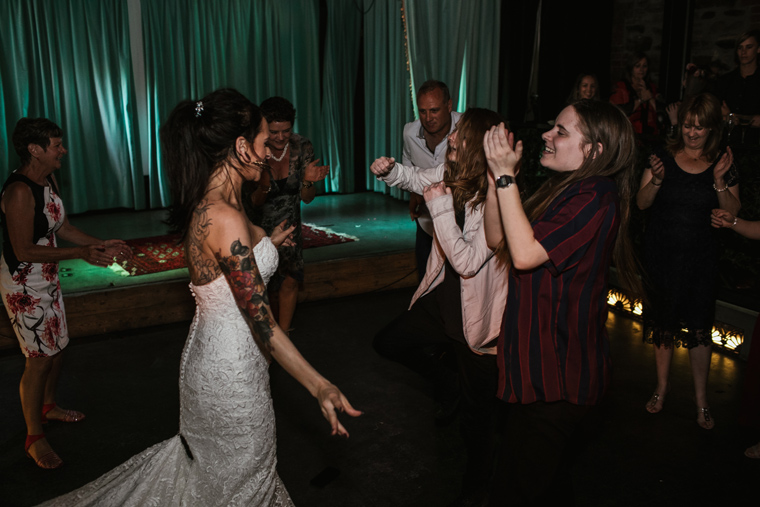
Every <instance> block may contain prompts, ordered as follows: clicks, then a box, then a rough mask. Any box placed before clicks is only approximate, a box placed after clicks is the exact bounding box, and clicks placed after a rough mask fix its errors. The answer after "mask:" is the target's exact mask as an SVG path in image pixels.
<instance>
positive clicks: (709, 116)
mask: <svg viewBox="0 0 760 507" xmlns="http://www.w3.org/2000/svg"><path fill="white" fill-rule="evenodd" d="M721 130H722V116H721V111H720V101H719V100H718V99H717V98H716V97H715V96H713V95H711V94H709V93H702V94H699V95H695V96H692V97H689V98H688V99H687V100H685V101H684V102H683V103H682V104H681V106H680V107H679V109H678V132H679V134H680V135H678V136H677V137H676V138H675V139H672V140H670V141H669V142H668V146H667V149H666V150H663V151H660V152H657V153H655V154H653V155H652V156H651V157H650V159H649V162H650V167H649V168H647V169H645V170H644V174H643V175H642V178H641V184H640V187H639V192H638V194H637V196H636V202H637V204H638V206H639V208H641V209H649V212H648V217H647V224H646V231H645V234H644V265H645V267H646V272H647V275H648V276H647V277H646V285H647V297H648V299H649V303H651V304H647V305H645V306H644V339H645V341H646V342H648V343H652V344H654V353H655V364H656V368H657V387H656V388H655V391H654V394H653V395H652V397H651V398H650V399H649V401H648V402H647V404H646V409H647V411H649V412H650V413H653V414H655V413H657V412H660V411H661V410H662V408H663V403H664V401H665V396H666V395H667V393H668V392H669V391H670V362H671V359H672V357H673V347H674V346H675V347H679V346H684V347H686V348H688V349H689V358H690V361H691V371H692V376H693V377H694V391H695V395H696V403H697V424H699V425H700V426H701V427H702V428H705V429H712V428H713V426H715V421H714V420H713V419H712V415H711V414H710V405H709V404H708V402H707V376H708V373H709V370H710V356H711V345H712V327H713V321H714V318H715V300H716V297H717V281H718V276H717V275H718V269H717V268H718V242H717V239H716V237H715V232H714V231H713V230H712V229H711V227H710V216H711V213H712V210H713V209H716V208H720V209H724V210H726V211H728V212H729V213H731V214H733V215H736V213H738V211H739V209H740V208H741V202H740V200H739V185H738V173H737V171H736V168H735V167H734V165H733V154H732V153H731V149H730V148H727V150H726V153H724V154H722V155H721V149H720V140H721Z"/></svg>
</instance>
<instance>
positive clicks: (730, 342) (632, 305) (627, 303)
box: [607, 289, 744, 352]
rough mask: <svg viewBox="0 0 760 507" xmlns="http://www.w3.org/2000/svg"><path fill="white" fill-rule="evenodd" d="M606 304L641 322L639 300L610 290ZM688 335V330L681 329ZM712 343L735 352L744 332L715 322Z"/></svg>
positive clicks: (641, 307)
mask: <svg viewBox="0 0 760 507" xmlns="http://www.w3.org/2000/svg"><path fill="white" fill-rule="evenodd" d="M607 304H608V305H609V306H610V307H611V309H613V310H616V311H619V312H623V313H625V314H628V316H629V317H631V318H634V319H637V320H641V315H642V313H643V304H642V302H641V300H640V299H633V298H631V297H629V296H628V295H627V294H626V293H624V292H622V291H620V290H618V289H610V290H609V292H608V293H607ZM683 331H684V332H685V333H688V331H689V330H688V329H683ZM712 341H713V343H714V344H715V345H719V346H720V347H722V348H724V349H728V350H731V351H734V352H737V349H738V348H739V347H740V346H741V345H742V343H744V332H743V330H741V329H738V328H734V327H732V326H729V325H728V324H724V323H722V322H716V323H715V326H714V327H713V330H712Z"/></svg>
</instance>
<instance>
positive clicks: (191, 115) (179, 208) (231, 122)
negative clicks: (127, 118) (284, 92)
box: [159, 88, 262, 240]
mask: <svg viewBox="0 0 760 507" xmlns="http://www.w3.org/2000/svg"><path fill="white" fill-rule="evenodd" d="M261 120H262V115H261V111H260V110H259V108H258V106H256V105H255V104H254V103H253V102H251V101H250V100H248V99H247V98H245V96H243V95H242V94H241V93H240V92H238V91H237V90H233V89H231V88H222V89H219V90H216V91H214V92H212V93H210V94H208V95H206V96H205V97H203V98H202V99H201V100H197V101H196V100H183V101H182V102H180V103H179V104H177V106H176V107H175V108H174V110H172V112H171V114H169V118H168V119H167V120H166V122H164V124H163V125H162V126H161V129H160V130H159V136H160V140H161V154H162V157H163V160H164V167H165V169H166V171H167V173H168V175H169V185H170V188H171V196H172V204H171V207H170V209H169V219H168V224H169V226H170V227H171V229H172V230H173V231H175V232H179V233H180V235H181V240H184V239H185V236H186V235H187V229H188V227H189V225H190V220H191V218H192V215H193V211H194V210H195V208H196V207H197V206H198V203H199V202H200V201H201V199H202V198H203V196H204V195H205V193H206V191H207V188H206V187H207V185H208V182H209V180H210V179H211V176H212V174H214V172H215V171H216V170H217V169H218V168H219V167H221V166H222V165H223V164H224V163H225V162H229V164H230V166H232V167H233V168H238V167H240V165H241V162H240V160H239V158H238V154H237V151H236V150H235V140H236V139H237V138H238V137H243V138H245V139H246V140H247V141H248V142H249V143H253V141H254V139H255V138H256V135H257V134H258V133H259V132H260V130H261Z"/></svg>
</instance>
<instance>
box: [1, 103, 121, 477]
mask: <svg viewBox="0 0 760 507" xmlns="http://www.w3.org/2000/svg"><path fill="white" fill-rule="evenodd" d="M62 135H63V131H62V130H61V128H60V127H58V125H56V124H55V123H53V122H51V121H50V120H47V119H45V118H22V119H21V120H19V121H18V123H17V124H16V128H15V129H14V131H13V147H14V149H15V150H16V153H18V155H19V157H20V158H21V167H20V168H18V169H16V171H14V172H13V173H11V175H10V176H9V177H8V179H7V180H6V182H5V184H4V185H3V190H2V195H1V196H0V218H1V219H2V224H3V255H2V258H1V259H0V294H2V301H3V304H4V306H5V309H6V310H7V311H8V317H9V318H10V321H11V325H12V326H13V329H14V330H15V332H16V336H17V337H18V340H19V344H20V345H21V351H22V352H23V353H24V355H25V356H26V367H25V369H24V374H23V376H22V377H21V386H20V389H19V391H20V394H21V407H22V410H23V412H24V419H25V420H26V426H27V437H26V445H25V449H26V453H27V455H28V456H29V457H30V458H32V459H33V460H34V461H35V463H36V464H37V466H39V467H40V468H58V467H59V466H61V465H62V464H63V462H62V461H61V458H60V457H59V456H58V455H57V454H56V453H55V451H53V449H52V448H51V447H50V444H49V443H48V442H47V439H45V434H44V433H43V431H42V424H43V422H47V421H50V420H55V421H64V422H77V421H81V420H82V419H84V414H82V413H81V412H77V411H75V410H65V409H62V408H61V407H58V406H56V404H55V388H56V384H57V383H58V376H59V375H60V372H61V361H62V354H61V352H62V351H63V349H64V348H65V347H66V345H67V344H68V342H69V335H68V329H67V327H66V313H65V310H64V306H63V297H62V295H61V284H60V282H59V281H58V261H61V260H64V259H84V260H85V261H87V262H89V263H90V264H94V265H96V266H103V267H105V266H108V265H109V264H111V262H112V261H113V259H114V258H119V259H124V258H125V256H129V252H130V250H129V248H128V247H127V246H126V244H125V243H124V242H123V241H121V240H108V241H102V240H100V239H97V238H95V237H93V236H90V235H88V234H85V233H84V232H82V231H80V230H79V229H77V228H76V227H74V226H73V225H71V224H70V223H69V222H68V220H67V218H66V213H65V211H64V209H63V203H62V202H61V198H60V196H59V192H58V186H57V184H56V181H55V178H53V175H52V174H53V171H55V170H56V169H58V168H60V167H61V158H63V156H64V155H65V154H66V149H65V148H64V147H63V142H62V140H61V136H62ZM56 235H58V236H59V237H61V238H63V239H65V240H66V241H69V242H71V243H74V244H76V245H80V246H77V247H72V248H58V246H57V242H56Z"/></svg>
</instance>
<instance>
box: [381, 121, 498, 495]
mask: <svg viewBox="0 0 760 507" xmlns="http://www.w3.org/2000/svg"><path fill="white" fill-rule="evenodd" d="M501 122H503V120H502V118H501V117H500V116H499V115H498V114H497V113H495V112H493V111H489V110H487V109H479V108H471V109H468V110H467V111H466V112H465V113H464V114H463V115H462V117H461V118H460V120H459V122H458V123H457V126H456V130H455V131H454V132H453V133H452V134H450V135H449V150H448V153H447V161H446V163H444V164H441V165H439V166H438V167H433V168H429V169H416V168H411V167H405V166H403V165H401V164H397V163H395V161H394V159H393V158H387V157H381V158H379V159H377V160H375V162H373V163H372V166H371V167H370V169H371V170H372V172H373V173H374V174H375V175H377V177H378V178H380V179H382V180H383V181H385V182H386V183H387V184H389V185H392V186H399V187H401V188H403V189H405V190H409V191H412V192H415V193H419V194H422V195H423V196H424V198H425V201H426V203H427V206H428V209H429V210H430V215H431V216H432V218H433V227H434V231H435V232H434V241H433V249H432V251H431V253H430V257H429V259H428V264H427V270H426V272H425V276H424V278H423V280H422V282H421V283H420V286H419V287H418V288H417V291H416V292H415V294H414V297H413V298H412V302H411V305H410V308H409V310H408V311H407V312H405V313H403V314H402V315H401V316H399V317H398V318H397V319H395V320H394V321H393V322H391V323H390V324H389V325H388V326H386V327H385V328H384V329H383V330H382V331H380V332H379V333H378V334H377V336H375V340H374V343H373V345H374V347H375V350H376V351H377V352H378V353H379V354H380V355H382V356H384V357H387V358H388V359H391V360H394V361H398V362H400V363H402V364H404V365H405V366H407V367H409V368H411V369H413V370H415V371H417V372H418V373H421V374H422V375H424V376H426V377H428V378H430V379H431V380H432V381H433V382H434V384H435V387H436V389H437V390H439V391H440V390H442V389H445V386H446V383H447V381H450V380H451V375H447V373H450V372H448V371H447V369H446V368H445V367H444V366H443V365H442V364H441V363H442V361H441V360H439V359H438V358H431V357H430V354H429V353H426V351H427V350H428V349H429V348H430V347H431V346H436V347H442V348H444V349H445V350H447V351H449V352H451V354H449V357H451V356H453V357H454V359H455V361H454V362H455V366H454V368H456V370H458V383H459V387H453V388H450V390H456V391H457V392H459V393H460V395H459V396H460V410H461V412H460V414H461V417H460V431H461V434H462V438H463V440H464V442H465V446H466V450H467V466H466V469H465V475H464V480H463V483H462V497H463V499H464V498H468V499H470V500H471V497H472V496H473V495H478V494H482V493H483V487H482V484H483V478H484V477H488V474H489V473H490V470H491V467H490V463H491V461H492V457H493V442H492V441H491V440H492V436H493V435H492V430H491V426H492V425H493V418H494V415H495V409H496V408H497V407H498V405H497V404H495V403H494V401H495V394H496V382H497V369H496V360H495V356H494V355H493V354H494V353H495V340H496V337H497V336H498V334H499V328H500V324H501V311H502V309H503V308H504V305H505V304H506V297H507V284H506V277H505V270H506V264H505V263H503V262H500V261H499V260H498V259H497V258H496V257H495V256H494V252H493V251H492V250H491V249H490V248H489V247H488V245H487V244H486V238H485V233H484V230H483V210H484V205H485V201H486V195H487V193H488V178H487V167H486V160H485V154H484V152H483V134H484V133H485V132H486V131H487V130H488V129H489V128H491V127H492V126H494V125H497V124H499V123H501ZM451 383H453V382H451ZM446 394H450V393H446Z"/></svg>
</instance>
